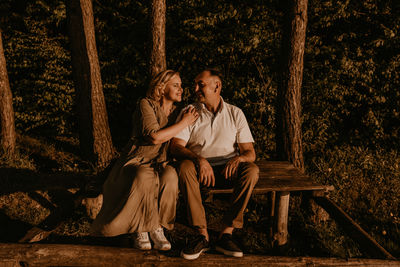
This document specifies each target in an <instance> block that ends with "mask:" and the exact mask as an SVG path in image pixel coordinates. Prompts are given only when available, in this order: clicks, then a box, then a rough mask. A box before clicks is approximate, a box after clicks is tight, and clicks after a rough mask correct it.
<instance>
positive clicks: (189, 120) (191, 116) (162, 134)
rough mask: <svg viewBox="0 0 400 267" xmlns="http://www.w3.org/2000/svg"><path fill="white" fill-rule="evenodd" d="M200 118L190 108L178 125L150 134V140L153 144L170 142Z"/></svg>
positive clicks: (193, 109) (192, 108)
mask: <svg viewBox="0 0 400 267" xmlns="http://www.w3.org/2000/svg"><path fill="white" fill-rule="evenodd" d="M198 117H199V114H198V113H197V111H196V110H195V108H194V107H189V108H188V109H187V110H186V111H185V112H184V113H183V115H182V118H181V120H180V121H178V122H177V123H175V124H173V125H171V126H169V127H166V128H163V129H160V130H158V131H156V132H152V133H151V134H149V136H148V138H149V140H150V142H151V143H152V144H155V145H156V144H162V143H164V142H166V141H168V140H170V139H171V138H172V137H174V136H175V135H177V134H178V133H179V132H180V131H182V130H183V129H184V128H185V127H187V126H189V125H192V124H193V123H194V122H195V121H196V120H197V118H198Z"/></svg>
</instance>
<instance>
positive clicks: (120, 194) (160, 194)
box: [91, 159, 178, 236]
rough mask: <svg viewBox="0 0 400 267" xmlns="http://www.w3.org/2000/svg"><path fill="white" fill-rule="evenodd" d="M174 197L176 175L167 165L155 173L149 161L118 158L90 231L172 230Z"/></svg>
mask: <svg viewBox="0 0 400 267" xmlns="http://www.w3.org/2000/svg"><path fill="white" fill-rule="evenodd" d="M177 197H178V175H177V173H176V171H175V168H173V167H172V166H170V165H167V166H166V167H165V168H164V169H163V170H162V171H161V173H160V175H159V174H158V172H157V171H155V170H154V168H152V167H150V164H139V163H138V162H137V161H136V160H134V159H132V160H130V161H128V162H126V163H124V161H123V160H119V161H118V162H117V163H116V165H115V166H114V167H113V169H112V170H111V173H110V175H109V176H108V178H107V180H106V182H105V183H104V186H103V205H102V207H101V210H100V212H99V214H98V215H97V217H96V219H95V220H94V222H93V224H92V227H91V234H92V235H97V236H116V235H121V234H126V233H133V232H149V231H152V230H155V229H157V228H158V227H159V226H160V225H161V226H164V227H165V228H167V229H172V228H173V225H174V220H175V214H176V203H177Z"/></svg>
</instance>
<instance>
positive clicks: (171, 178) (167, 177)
mask: <svg viewBox="0 0 400 267" xmlns="http://www.w3.org/2000/svg"><path fill="white" fill-rule="evenodd" d="M178 180H179V179H178V173H177V172H176V170H175V168H174V167H172V166H170V165H167V166H166V167H165V168H164V171H163V172H162V174H161V176H160V187H164V186H170V187H176V188H178Z"/></svg>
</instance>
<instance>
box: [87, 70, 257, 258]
mask: <svg viewBox="0 0 400 267" xmlns="http://www.w3.org/2000/svg"><path fill="white" fill-rule="evenodd" d="M221 89H222V78H221V74H220V73H219V72H218V71H217V70H214V69H207V70H204V71H202V72H201V73H200V74H199V75H197V77H196V78H195V92H196V95H197V97H198V102H196V103H194V104H192V105H189V106H188V107H187V108H185V109H183V110H182V111H181V112H180V114H179V112H178V111H177V110H176V109H175V106H174V102H180V101H181V100H182V92H183V89H182V87H181V79H180V76H179V73H177V72H174V71H172V70H166V71H163V72H161V73H159V74H158V75H157V76H155V77H154V78H153V80H152V82H151V83H150V86H149V90H148V92H147V97H145V98H143V99H141V100H140V102H139V104H138V106H137V108H136V111H135V113H134V116H133V130H132V137H131V139H130V141H129V142H128V144H127V145H126V147H125V148H124V149H123V151H122V153H121V157H120V158H119V159H118V161H117V162H116V163H115V165H114V166H113V168H112V170H111V172H110V174H109V176H108V178H107V180H106V181H105V183H104V185H103V206H102V208H101V210H100V213H99V214H98V216H97V218H96V219H95V221H94V222H93V225H92V228H91V232H92V234H93V235H100V236H117V235H121V234H127V233H128V234H132V237H133V239H134V246H135V247H136V248H139V249H143V250H146V249H151V247H152V246H151V242H150V239H151V241H153V245H154V246H153V247H154V248H155V249H158V250H169V249H171V244H170V242H169V241H168V240H167V239H166V237H165V236H164V231H163V228H166V229H168V230H171V229H172V228H173V226H174V220H175V213H176V203H177V198H178V192H179V190H178V187H179V189H180V190H181V192H182V194H183V196H184V198H185V201H186V205H187V210H188V217H189V222H190V224H191V225H192V226H194V227H195V228H196V229H197V230H198V235H197V236H196V237H194V238H192V239H191V240H190V241H189V243H188V245H187V246H185V248H184V249H183V250H182V252H181V256H182V257H183V258H185V259H189V260H193V259H197V258H198V257H199V256H200V254H201V253H202V252H203V251H206V250H208V249H210V243H209V235H208V231H207V222H206V215H205V210H204V207H203V204H202V198H201V194H200V188H201V187H203V186H205V187H220V186H223V187H226V186H231V187H233V188H234V190H233V193H232V198H231V205H230V208H229V210H227V212H226V214H225V216H224V218H223V223H224V228H223V229H221V232H220V235H219V238H218V240H217V241H216V244H215V249H216V250H217V251H219V252H222V253H223V254H225V255H228V256H233V257H242V256H243V252H242V251H241V249H240V248H239V246H238V245H236V244H235V242H234V241H233V239H232V232H233V230H234V229H235V228H241V227H243V212H244V210H245V208H246V206H247V203H248V201H249V198H250V196H251V193H252V190H253V188H254V186H255V185H256V183H257V181H258V172H259V170H258V167H257V165H255V164H254V163H253V162H254V161H255V158H256V155H255V151H254V147H253V142H254V140H253V137H252V135H251V132H250V129H249V126H248V124H247V121H246V118H245V116H244V114H243V112H242V110H241V109H239V108H237V107H235V106H233V105H230V104H228V103H226V102H224V101H223V99H222V97H221V96H220V94H221ZM168 151H169V152H170V155H171V156H173V157H174V158H176V159H177V160H178V161H177V163H178V165H177V166H178V167H177V169H175V168H174V167H173V166H172V165H171V164H172V162H171V161H170V162H169V161H168V160H169V159H168V158H167V152H168Z"/></svg>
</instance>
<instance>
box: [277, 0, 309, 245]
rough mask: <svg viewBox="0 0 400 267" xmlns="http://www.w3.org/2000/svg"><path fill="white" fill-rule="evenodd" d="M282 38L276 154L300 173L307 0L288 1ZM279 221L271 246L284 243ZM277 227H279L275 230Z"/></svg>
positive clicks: (282, 203)
mask: <svg viewBox="0 0 400 267" xmlns="http://www.w3.org/2000/svg"><path fill="white" fill-rule="evenodd" d="M285 10H287V14H286V18H285V25H284V30H283V38H282V69H281V79H280V85H279V88H278V109H277V115H278V116H277V135H276V136H277V142H276V143H277V154H278V157H279V158H280V159H281V160H288V161H290V162H291V163H293V165H294V166H295V167H297V168H298V169H299V170H300V171H301V172H304V160H303V147H302V140H301V139H302V134H301V83H302V80H303V56H304V45H305V40H306V26H307V0H288V4H287V7H286V8H285ZM289 196H290V195H289V192H287V195H285V196H281V197H280V198H279V199H278V201H277V202H278V203H277V204H276V205H277V206H278V207H285V208H288V207H289ZM283 219H285V220H287V218H280V222H279V224H278V225H277V226H276V228H275V234H274V243H275V244H277V245H279V246H280V245H285V244H286V243H287V236H288V234H287V227H286V226H287V221H285V222H283ZM279 225H281V226H283V227H280V228H279Z"/></svg>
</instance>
